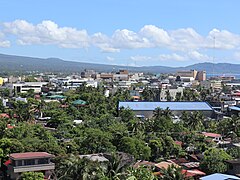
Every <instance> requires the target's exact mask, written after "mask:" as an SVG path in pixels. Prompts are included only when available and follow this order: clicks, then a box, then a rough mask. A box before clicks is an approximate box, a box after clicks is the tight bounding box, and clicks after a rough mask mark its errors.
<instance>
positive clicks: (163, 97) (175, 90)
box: [160, 87, 184, 101]
mask: <svg viewBox="0 0 240 180" xmlns="http://www.w3.org/2000/svg"><path fill="white" fill-rule="evenodd" d="M183 89H184V88H183V87H177V88H169V89H162V90H161V93H160V101H167V92H168V91H169V94H170V96H171V98H172V99H171V100H172V101H174V100H175V99H176V95H177V93H181V95H182V94H183Z"/></svg>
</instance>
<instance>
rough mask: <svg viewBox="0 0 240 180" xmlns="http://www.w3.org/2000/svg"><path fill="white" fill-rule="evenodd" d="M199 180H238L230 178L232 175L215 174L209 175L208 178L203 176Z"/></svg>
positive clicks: (233, 177)
mask: <svg viewBox="0 0 240 180" xmlns="http://www.w3.org/2000/svg"><path fill="white" fill-rule="evenodd" d="M200 179H201V180H216V179H217V180H226V179H235V180H237V179H240V178H238V177H237V176H232V175H227V174H221V173H215V174H211V175H208V176H204V177H202V178H200Z"/></svg>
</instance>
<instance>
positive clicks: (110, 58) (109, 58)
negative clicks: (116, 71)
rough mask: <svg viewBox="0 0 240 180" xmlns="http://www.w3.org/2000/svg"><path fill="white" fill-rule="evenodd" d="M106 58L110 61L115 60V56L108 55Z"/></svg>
mask: <svg viewBox="0 0 240 180" xmlns="http://www.w3.org/2000/svg"><path fill="white" fill-rule="evenodd" d="M106 59H107V60H108V61H110V62H113V61H114V60H115V58H113V57H110V56H107V57H106Z"/></svg>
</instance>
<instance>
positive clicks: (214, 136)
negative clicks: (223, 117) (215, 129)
mask: <svg viewBox="0 0 240 180" xmlns="http://www.w3.org/2000/svg"><path fill="white" fill-rule="evenodd" d="M202 134H203V135H204V136H206V137H212V138H217V137H221V134H216V133H208V132H203V133H202Z"/></svg>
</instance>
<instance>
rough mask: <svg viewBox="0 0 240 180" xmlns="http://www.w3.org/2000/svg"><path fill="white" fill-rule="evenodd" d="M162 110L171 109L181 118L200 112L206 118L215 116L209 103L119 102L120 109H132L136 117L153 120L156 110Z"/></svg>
mask: <svg viewBox="0 0 240 180" xmlns="http://www.w3.org/2000/svg"><path fill="white" fill-rule="evenodd" d="M158 107H159V108H161V109H163V110H165V109H167V108H169V110H171V111H172V113H173V115H175V116H180V115H181V114H182V112H184V111H186V112H194V111H200V112H202V113H203V115H204V116H206V117H212V116H213V114H214V110H213V108H212V107H211V106H210V105H209V104H208V103H207V102H174V101H173V102H145V101H137V102H132V101H129V102H126V101H125V102H123V101H121V102H119V104H118V109H119V110H120V109H121V108H124V109H127V108H129V109H131V110H133V112H134V113H135V114H136V116H142V117H145V118H151V117H152V116H153V112H154V110H155V109H156V108H158Z"/></svg>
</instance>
